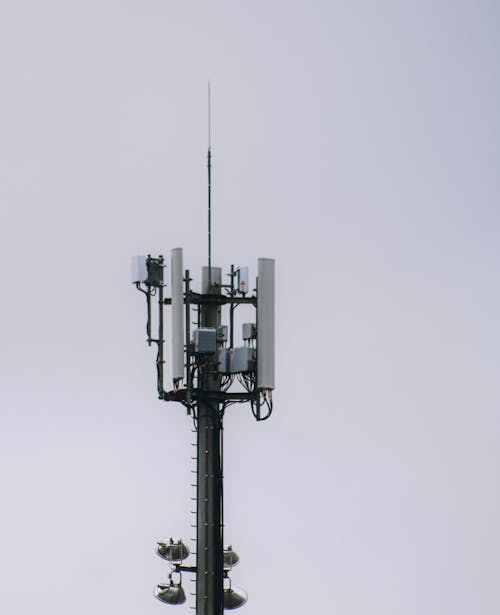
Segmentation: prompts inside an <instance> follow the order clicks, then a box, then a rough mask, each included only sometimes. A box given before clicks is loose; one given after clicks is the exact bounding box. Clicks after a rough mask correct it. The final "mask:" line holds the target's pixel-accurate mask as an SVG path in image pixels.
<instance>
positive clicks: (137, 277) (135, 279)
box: [130, 256, 148, 284]
mask: <svg viewBox="0 0 500 615" xmlns="http://www.w3.org/2000/svg"><path fill="white" fill-rule="evenodd" d="M130 273H131V277H132V284H138V283H140V282H147V281H148V268H147V267H146V257H145V256H132V270H131V272H130Z"/></svg>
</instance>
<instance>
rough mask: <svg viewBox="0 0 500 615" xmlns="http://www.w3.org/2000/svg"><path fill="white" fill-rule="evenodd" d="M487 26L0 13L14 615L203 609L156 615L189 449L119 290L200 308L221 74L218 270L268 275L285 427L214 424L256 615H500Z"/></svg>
mask: <svg viewBox="0 0 500 615" xmlns="http://www.w3.org/2000/svg"><path fill="white" fill-rule="evenodd" d="M499 18H500V4H499V3H498V2H496V1H486V0H475V1H474V2H472V1H470V2H451V1H449V2H444V1H439V0H434V1H432V2H431V1H426V0H421V1H418V2H417V1H407V2H405V1H389V0H383V1H382V2H369V1H367V0H359V1H350V2H341V1H336V0H330V1H328V2H327V1H316V2H298V1H297V2H294V1H288V2H285V1H276V0H268V1H266V2H248V1H247V2H245V1H239V2H235V1H231V2H230V1H225V2H222V1H217V0H215V1H212V2H200V1H182V2H181V1H170V2H169V1H167V0H163V1H159V0H155V1H153V0H142V1H141V2H138V1H132V0H129V1H126V0H124V1H118V0H115V1H112V0H99V1H96V0H86V1H83V0H75V1H70V0H65V1H63V0H59V1H56V0H45V1H44V2H38V1H31V2H29V1H25V0H16V1H13V0H2V2H1V3H0V78H1V102H0V109H1V113H0V199H1V201H0V202H1V225H0V233H1V238H0V239H1V240H0V247H1V248H0V249H1V251H2V253H1V262H2V269H3V272H4V273H3V301H2V308H1V315H2V317H1V319H0V327H1V345H2V351H1V354H0V356H1V374H2V378H1V380H2V387H1V396H2V400H1V436H0V438H1V443H0V444H1V447H0V451H1V453H0V454H1V466H0V472H1V474H2V481H1V484H2V488H1V489H2V502H3V503H2V512H1V517H0V519H1V522H0V545H1V546H0V604H1V607H0V610H1V611H2V612H3V613H8V614H9V615H25V614H28V613H34V612H36V613H39V614H41V615H45V614H47V615H49V614H50V615H63V614H64V615H66V614H67V613H71V614H72V615H89V613H92V614H96V615H108V614H110V613H120V615H137V614H138V613H140V614H141V615H148V614H150V615H155V614H158V615H161V614H163V613H166V612H167V611H169V612H170V610H172V612H173V611H174V610H176V612H178V613H188V612H190V611H189V603H187V604H186V605H184V606H182V607H167V606H166V605H163V604H161V603H160V602H158V601H156V600H155V599H154V597H153V595H152V592H153V589H154V587H155V585H156V583H157V582H158V581H160V580H162V579H163V580H164V579H165V575H166V566H165V565H164V563H163V562H162V561H161V560H160V559H159V558H157V557H156V556H155V554H154V545H155V542H156V540H157V539H160V538H168V537H169V536H171V535H172V536H176V537H178V536H182V537H184V538H185V539H189V538H190V536H191V535H192V534H191V530H190V527H189V525H190V523H191V517H190V515H189V509H190V500H189V498H190V496H191V495H192V490H191V489H190V487H189V483H190V481H191V475H190V469H191V466H190V461H189V457H190V454H191V449H190V441H191V438H192V436H193V434H192V433H191V431H190V430H191V424H190V422H189V419H188V418H187V417H186V416H185V414H184V411H183V409H182V407H180V406H179V407H177V406H175V405H173V404H162V403H160V402H159V401H158V400H157V399H156V395H155V374H154V356H153V351H152V350H149V349H148V348H147V347H146V344H145V342H144V337H145V335H144V324H145V306H144V301H143V299H142V297H141V296H140V295H139V294H138V293H137V292H136V291H135V290H134V289H133V287H132V286H131V285H130V283H129V270H130V257H131V255H133V254H140V253H148V252H151V253H153V254H157V253H165V254H167V253H168V251H169V250H170V249H171V248H173V247H176V246H183V247H184V257H185V264H186V266H188V267H190V269H191V270H192V272H193V277H194V278H195V279H196V280H198V282H199V278H200V275H199V273H198V272H199V270H200V268H201V265H202V264H204V263H205V258H206V256H205V255H206V239H205V235H206V209H205V208H206V168H205V164H206V146H207V109H206V89H207V81H208V79H210V80H211V82H212V92H213V98H212V101H213V122H212V123H213V139H212V142H213V150H214V173H213V176H214V190H213V202H214V217H213V224H214V231H213V240H214V244H213V252H214V262H215V264H219V265H221V266H224V267H226V266H229V264H230V263H232V262H234V263H236V264H248V265H249V266H250V267H251V273H252V276H255V271H256V261H257V257H259V256H270V257H274V258H276V262H277V327H278V332H277V390H276V394H275V413H274V414H273V416H272V418H271V420H269V421H268V422H265V423H262V424H256V423H255V421H254V420H253V418H252V417H251V414H250V410H249V409H245V408H239V407H236V408H234V409H231V411H228V414H227V419H226V430H225V441H226V457H225V459H226V483H225V493H226V523H227V527H226V537H227V540H228V542H231V543H232V544H233V546H234V548H235V549H236V550H237V551H238V552H239V554H240V557H241V564H240V565H239V566H238V567H237V568H236V569H235V570H234V573H233V576H232V578H233V583H234V584H235V585H240V586H242V587H244V588H245V589H246V590H247V591H248V593H249V601H248V604H247V605H246V606H245V607H244V612H245V614H246V615H257V614H259V615H260V614H262V613H287V615H299V614H300V615H303V613H305V612H307V613H311V614H312V613H315V614H316V613H318V614H319V613H332V614H335V615H365V614H367V613H370V615H424V614H425V615H498V613H499V612H500V589H499V588H500V585H499V582H498V572H499V569H500V527H499V519H500V510H499V509H500V495H499V462H500V450H499V446H498V440H499V435H500V433H499V432H500V416H499V412H500V408H499V401H500V395H499V368H500V355H499V342H500V326H499V313H500V291H499V281H500V275H499V274H500V264H499V263H500V261H499V256H500V254H499V252H500V248H499V241H498V234H499V230H500V212H499V187H500V180H499V173H498V166H499V158H500V156H499V143H500V139H499V137H500V135H499V132H500V130H499V129H500V121H499V114H498V109H499V106H500V82H499V57H500V49H499V46H500V45H499V33H500V21H499ZM185 580H186V586H188V585H189V582H188V581H187V579H185ZM190 603H191V604H192V601H190ZM242 613H243V611H242Z"/></svg>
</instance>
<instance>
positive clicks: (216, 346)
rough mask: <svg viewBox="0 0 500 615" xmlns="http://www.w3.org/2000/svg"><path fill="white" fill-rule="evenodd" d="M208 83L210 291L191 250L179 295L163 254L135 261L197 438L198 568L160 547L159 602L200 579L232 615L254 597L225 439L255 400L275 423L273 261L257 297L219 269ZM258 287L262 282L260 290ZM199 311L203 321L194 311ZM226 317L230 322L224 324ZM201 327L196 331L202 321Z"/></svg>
mask: <svg viewBox="0 0 500 615" xmlns="http://www.w3.org/2000/svg"><path fill="white" fill-rule="evenodd" d="M210 132H211V131H210V83H209V85H208V267H203V268H202V276H201V292H195V291H193V289H192V288H191V276H190V271H189V269H186V270H184V269H183V251H182V248H173V249H172V250H171V260H170V269H171V275H170V282H171V296H170V297H165V293H164V289H165V287H166V286H167V283H166V281H165V277H164V270H165V268H166V265H165V262H164V259H163V256H161V255H160V256H158V257H152V256H151V255H148V256H147V257H146V256H136V257H134V259H133V261H132V281H133V283H134V284H135V286H136V287H137V289H138V290H140V291H141V292H142V293H144V295H145V296H146V300H147V301H146V303H147V325H146V332H147V342H148V344H149V345H150V346H151V345H152V344H155V345H156V346H157V349H158V353H157V357H156V372H157V390H158V396H159V398H160V399H161V400H163V401H168V402H178V403H180V404H182V405H183V406H184V407H185V408H186V411H187V414H188V415H190V416H191V418H192V420H193V425H194V431H195V432H196V444H195V446H196V458H195V459H196V472H195V474H196V482H195V484H194V486H195V487H196V498H194V500H195V501H196V564H195V565H191V564H189V565H188V564H186V563H185V560H186V559H187V558H188V557H189V555H190V550H189V547H188V546H187V545H186V544H185V543H184V542H183V541H182V540H173V539H172V538H170V539H169V540H168V541H159V542H158V543H157V546H156V552H157V553H158V555H159V556H160V557H161V558H163V559H165V560H167V561H168V562H169V572H168V577H167V580H166V581H164V582H161V583H159V584H158V585H157V587H156V590H155V595H156V597H157V598H158V599H159V600H161V601H162V602H164V603H166V604H182V603H183V602H185V600H186V594H185V592H184V588H183V584H182V574H183V573H184V574H190V575H195V578H196V592H195V596H196V607H195V609H196V615H222V614H223V610H224V609H235V608H237V607H239V606H242V605H243V604H245V602H246V600H247V596H246V592H245V591H244V590H242V589H240V588H236V587H233V586H232V584H231V578H230V573H231V570H232V568H233V566H235V565H236V564H237V563H238V561H239V557H238V555H237V554H236V552H235V551H233V550H232V547H231V546H228V547H226V548H224V522H223V473H222V456H223V451H222V448H223V447H222V433H223V420H224V414H225V412H226V409H227V408H228V407H229V406H231V405H233V404H241V403H249V404H250V408H251V410H252V414H253V416H254V417H255V418H256V419H257V420H258V421H263V420H266V419H268V418H269V417H270V416H271V413H272V409H273V402H272V391H273V389H274V260H273V259H271V258H259V259H258V271H257V279H256V281H255V285H254V290H253V291H251V287H250V286H249V275H248V267H235V266H234V265H231V268H230V272H229V273H228V274H227V275H228V277H229V283H227V284H223V283H222V270H221V268H220V267H212V254H211V134H210ZM252 286H253V285H252ZM154 297H156V298H157V300H158V314H157V319H156V321H157V325H158V329H157V335H156V337H153V333H152V328H153V327H152V312H153V308H152V306H153V298H154ZM245 304H246V305H249V306H253V307H254V308H255V312H256V313H255V320H254V322H248V323H245V324H243V325H242V332H241V342H240V345H239V346H235V344H234V340H235V326H234V312H235V310H236V308H237V307H239V306H240V305H245ZM168 306H170V312H171V340H172V343H171V351H172V355H171V356H172V361H171V365H169V370H170V371H171V376H172V388H171V389H166V388H165V387H164V367H165V363H166V361H165V360H164V347H165V339H164V332H165V329H166V327H165V324H164V310H165V309H167V307H168ZM193 312H195V314H193ZM225 313H227V315H228V317H229V324H228V325H224V324H222V321H223V315H224V314H225ZM195 316H196V317H197V318H196V321H195V322H197V328H195V329H194V330H193V331H191V325H192V323H193V319H194V317H195Z"/></svg>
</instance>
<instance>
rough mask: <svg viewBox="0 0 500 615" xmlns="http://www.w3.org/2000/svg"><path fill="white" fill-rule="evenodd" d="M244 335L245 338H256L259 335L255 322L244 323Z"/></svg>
mask: <svg viewBox="0 0 500 615" xmlns="http://www.w3.org/2000/svg"><path fill="white" fill-rule="evenodd" d="M242 337H243V339H244V340H254V339H255V338H256V337H257V331H256V329H255V325H254V324H253V322H245V323H244V324H243V326H242Z"/></svg>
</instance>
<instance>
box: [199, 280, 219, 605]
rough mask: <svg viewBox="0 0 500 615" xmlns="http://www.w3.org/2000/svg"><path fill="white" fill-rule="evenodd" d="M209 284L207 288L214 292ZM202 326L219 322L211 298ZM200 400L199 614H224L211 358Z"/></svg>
mask: <svg viewBox="0 0 500 615" xmlns="http://www.w3.org/2000/svg"><path fill="white" fill-rule="evenodd" d="M211 290H212V289H211V288H210V287H209V288H208V292H209V293H210V292H211ZM200 310H201V314H200V316H201V323H200V324H201V326H202V327H215V328H217V327H218V326H219V325H220V308H219V307H218V306H217V304H216V303H212V302H210V301H208V302H207V303H204V304H201V305H200ZM199 379H200V382H199V388H200V401H199V402H198V412H197V415H198V429H197V469H198V481H197V532H196V533H197V540H196V568H197V575H196V615H222V614H223V583H224V579H223V545H222V523H221V519H222V463H221V461H222V460H221V432H222V417H221V416H220V414H219V403H218V402H215V401H214V400H213V399H210V398H209V397H210V393H211V392H215V391H220V380H219V375H218V374H217V372H216V369H215V366H214V364H213V362H212V361H207V362H206V363H205V365H203V366H200V376H199Z"/></svg>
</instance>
